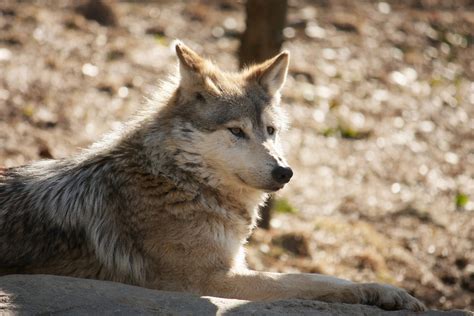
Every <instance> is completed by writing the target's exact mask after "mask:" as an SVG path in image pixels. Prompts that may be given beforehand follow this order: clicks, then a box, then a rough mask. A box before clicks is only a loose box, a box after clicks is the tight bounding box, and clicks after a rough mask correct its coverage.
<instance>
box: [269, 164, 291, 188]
mask: <svg viewBox="0 0 474 316" xmlns="http://www.w3.org/2000/svg"><path fill="white" fill-rule="evenodd" d="M292 176H293V170H291V168H290V167H281V166H278V167H276V168H275V169H273V170H272V177H273V180H275V181H276V182H278V183H281V184H284V183H288V181H290V179H291V177H292Z"/></svg>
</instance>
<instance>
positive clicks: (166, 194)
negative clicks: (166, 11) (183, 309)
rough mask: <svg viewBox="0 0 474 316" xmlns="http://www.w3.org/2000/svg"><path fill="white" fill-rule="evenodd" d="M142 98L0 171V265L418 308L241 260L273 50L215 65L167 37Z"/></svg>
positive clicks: (271, 134)
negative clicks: (165, 54) (86, 143)
mask: <svg viewBox="0 0 474 316" xmlns="http://www.w3.org/2000/svg"><path fill="white" fill-rule="evenodd" d="M175 49H176V53H177V56H178V59H179V71H177V74H176V76H175V77H174V78H172V79H170V81H169V83H168V84H165V85H164V86H162V87H161V88H160V89H159V92H158V93H157V96H156V98H155V101H152V102H150V104H149V105H148V106H147V108H146V109H145V110H143V111H142V112H141V113H140V114H139V115H137V117H135V118H134V119H132V120H131V121H130V122H128V123H127V124H125V125H124V127H123V128H122V129H121V130H120V131H118V132H115V133H113V134H112V135H109V136H108V137H106V138H105V139H103V140H102V141H100V142H98V143H96V144H95V145H93V146H92V147H91V148H90V149H88V150H87V151H84V152H83V153H81V154H80V155H78V156H77V157H73V158H70V159H62V160H46V161H40V162H36V163H33V164H30V165H26V166H21V167H14V168H8V169H4V170H3V171H2V172H1V175H0V275H5V274H11V273H27V274H56V275H65V276H73V277H80V278H91V279H99V280H109V281H116V282H123V283H128V284H134V285H139V286H143V287H148V288H154V289H160V290H172V291H187V292H192V293H196V294H199V295H212V296H220V297H228V298H236V299H245V300H268V299H285V298H300V299H314V300H322V301H327V302H344V303H362V304H371V305H377V306H380V307H382V308H385V309H411V310H423V309H424V306H423V304H422V303H420V302H419V301H418V300H416V299H415V298H413V297H412V296H410V295H409V294H408V293H406V292H405V291H404V290H401V289H397V288H394V287H391V286H388V285H381V284H374V283H371V284H368V283H367V284H356V283H352V282H349V281H345V280H340V279H336V278H333V277H328V276H322V275H317V274H297V273H295V274H280V273H268V272H257V271H252V270H249V269H247V268H246V264H245V250H244V245H245V243H246V242H247V238H248V237H249V235H250V234H251V232H252V230H253V228H254V227H255V223H256V220H257V217H258V206H259V205H261V204H262V203H263V201H264V200H265V198H266V195H267V193H269V192H274V191H277V190H279V189H281V188H282V187H283V186H284V185H285V184H286V183H288V182H289V181H290V178H291V177H292V175H293V172H292V170H291V169H290V167H289V166H288V164H287V163H286V161H285V158H284V157H283V153H282V149H281V146H280V136H279V134H280V131H281V130H283V129H285V118H284V115H283V113H282V111H281V109H280V105H279V103H280V92H279V91H280V88H281V87H282V86H283V84H284V82H285V78H286V75H287V71H288V63H289V53H288V52H283V53H281V54H279V55H277V56H276V57H274V58H272V59H269V60H267V61H266V62H264V63H262V64H259V65H255V66H252V67H250V68H248V69H246V70H244V71H242V72H240V73H229V72H223V71H221V70H219V69H218V68H217V66H216V65H214V64H213V63H212V62H210V61H209V60H206V59H204V58H202V57H200V56H199V55H198V54H196V53H195V52H194V51H192V50H191V49H190V48H188V47H186V46H185V45H184V44H182V43H180V42H177V44H175Z"/></svg>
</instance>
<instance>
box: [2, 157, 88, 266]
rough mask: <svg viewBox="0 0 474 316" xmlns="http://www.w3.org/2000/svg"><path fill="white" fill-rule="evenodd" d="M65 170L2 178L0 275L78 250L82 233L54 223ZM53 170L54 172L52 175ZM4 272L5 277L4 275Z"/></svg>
mask: <svg viewBox="0 0 474 316" xmlns="http://www.w3.org/2000/svg"><path fill="white" fill-rule="evenodd" d="M64 169H65V166H64V164H63V163H62V162H60V161H50V162H48V163H37V164H33V165H29V166H22V167H15V168H8V169H3V170H2V173H1V174H0V275H1V274H4V273H5V272H6V271H8V272H21V271H22V269H23V268H25V267H27V266H29V265H32V264H40V263H41V262H44V261H47V260H48V259H49V258H50V257H51V256H53V255H55V254H57V253H59V252H60V251H61V250H62V249H67V248H74V247H77V246H78V245H79V244H80V243H82V242H83V240H84V236H83V232H81V231H80V230H66V229H65V228H64V227H61V225H58V224H56V223H55V222H54V220H52V217H53V216H54V214H55V212H56V211H57V210H55V207H56V206H57V205H55V203H53V202H54V201H55V200H58V199H60V198H61V194H62V192H61V190H57V188H58V184H59V183H58V182H59V181H60V180H59V179H60V177H61V173H62V172H63V171H64ZM53 170H54V172H53ZM2 272H3V273H2Z"/></svg>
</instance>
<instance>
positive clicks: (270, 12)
mask: <svg viewBox="0 0 474 316" xmlns="http://www.w3.org/2000/svg"><path fill="white" fill-rule="evenodd" d="M287 4H288V3H287V0H247V4H246V6H245V8H246V15H247V19H246V24H247V26H246V29H245V32H244V33H243V34H242V38H241V43H240V50H239V63H240V67H241V68H242V67H245V66H246V65H251V64H253V63H259V62H262V61H264V60H266V59H268V58H271V57H273V56H275V55H276V54H278V53H279V52H280V50H281V45H282V44H283V28H284V27H285V24H286V11H287ZM272 207H273V197H270V198H269V200H268V201H267V203H266V204H265V206H264V207H262V209H261V210H260V212H261V219H260V221H259V223H258V226H259V227H261V228H264V229H269V228H270V219H271V210H272Z"/></svg>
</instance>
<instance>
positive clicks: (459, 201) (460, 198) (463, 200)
mask: <svg viewBox="0 0 474 316" xmlns="http://www.w3.org/2000/svg"><path fill="white" fill-rule="evenodd" d="M467 203H469V197H468V196H467V194H464V193H458V194H457V195H456V207H457V208H463V207H465V206H466V205H467Z"/></svg>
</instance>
